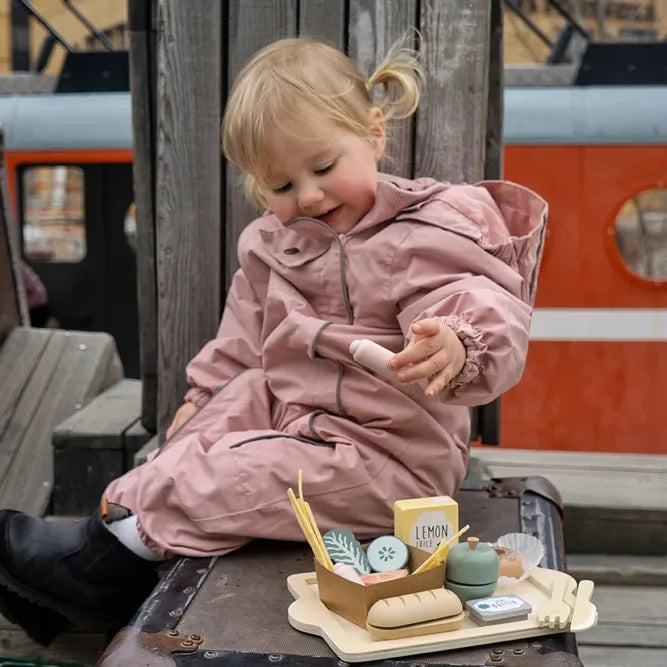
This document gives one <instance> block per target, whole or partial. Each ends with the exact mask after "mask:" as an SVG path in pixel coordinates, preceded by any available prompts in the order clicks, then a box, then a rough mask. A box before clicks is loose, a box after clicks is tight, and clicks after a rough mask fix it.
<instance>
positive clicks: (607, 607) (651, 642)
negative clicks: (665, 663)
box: [578, 586, 667, 648]
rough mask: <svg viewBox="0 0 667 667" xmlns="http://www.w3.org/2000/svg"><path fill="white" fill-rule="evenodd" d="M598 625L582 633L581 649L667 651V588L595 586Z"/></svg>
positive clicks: (594, 597)
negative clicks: (583, 647) (634, 647)
mask: <svg viewBox="0 0 667 667" xmlns="http://www.w3.org/2000/svg"><path fill="white" fill-rule="evenodd" d="M592 600H593V603H594V604H595V605H596V607H597V609H598V624H597V626H596V627H595V628H591V629H590V630H587V631H586V632H583V633H581V635H579V637H578V643H579V644H581V645H587V644H588V645H591V644H592V645H598V646H599V645H604V646H636V647H646V648H667V588H661V587H658V588H654V587H648V586H596V587H595V590H594V591H593V598H592Z"/></svg>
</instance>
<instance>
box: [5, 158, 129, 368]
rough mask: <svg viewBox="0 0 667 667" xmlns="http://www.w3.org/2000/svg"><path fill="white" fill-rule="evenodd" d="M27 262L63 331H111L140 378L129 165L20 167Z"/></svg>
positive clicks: (23, 236)
mask: <svg viewBox="0 0 667 667" xmlns="http://www.w3.org/2000/svg"><path fill="white" fill-rule="evenodd" d="M17 177H18V178H17V186H18V201H19V216H20V217H19V219H20V221H21V231H22V251H23V257H24V259H25V260H26V262H28V264H30V266H31V267H32V268H33V269H34V270H35V272H36V273H37V274H38V275H39V277H40V278H41V279H42V281H43V282H44V285H45V286H46V289H47V292H48V298H49V307H50V310H51V315H52V317H53V318H54V320H55V321H56V322H57V325H58V326H59V327H61V328H64V329H76V330H82V331H106V332H108V333H109V334H111V335H112V336H113V337H114V339H115V341H116V345H117V347H118V351H119V354H120V357H121V359H122V362H123V367H124V370H125V376H126V377H139V337H138V316H137V290H136V260H135V256H134V251H133V249H132V247H131V244H130V240H129V239H128V238H127V236H126V234H125V229H124V226H125V218H126V216H127V214H128V211H129V210H130V206H131V204H132V165H131V164H130V163H106V164H104V163H77V164H71V163H70V164H67V163H64V162H58V163H47V162H40V163H38V164H37V163H36V164H23V165H20V166H19V168H18V173H17Z"/></svg>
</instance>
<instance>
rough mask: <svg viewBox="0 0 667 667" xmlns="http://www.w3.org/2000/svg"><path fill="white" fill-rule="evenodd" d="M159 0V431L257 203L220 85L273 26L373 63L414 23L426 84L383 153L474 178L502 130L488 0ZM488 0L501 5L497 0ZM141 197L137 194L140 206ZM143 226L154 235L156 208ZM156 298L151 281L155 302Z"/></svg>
mask: <svg viewBox="0 0 667 667" xmlns="http://www.w3.org/2000/svg"><path fill="white" fill-rule="evenodd" d="M132 1H133V2H134V1H135V0H132ZM136 1H137V2H138V1H139V0H136ZM153 2H157V9H158V58H157V60H158V62H157V69H158V73H157V81H158V91H157V100H156V105H157V106H156V111H157V118H156V127H157V133H156V155H155V158H154V164H155V191H156V195H155V205H154V214H155V250H154V253H155V255H154V256H155V258H156V259H155V262H156V284H157V289H156V293H155V300H156V304H157V316H156V319H155V321H156V325H157V333H156V335H155V336H154V340H157V355H156V360H157V361H156V366H157V377H158V397H157V424H158V427H159V429H160V431H161V432H164V429H165V428H166V426H167V424H168V423H169V420H170V419H171V417H172V415H173V411H174V410H175V408H176V407H177V406H178V404H179V403H180V400H181V397H182V394H183V391H184V389H185V384H184V372H183V370H184V367H185V364H186V362H187V361H188V359H190V358H191V357H192V355H193V354H195V353H196V352H197V350H198V349H199V348H200V347H201V345H202V344H203V343H204V342H205V341H206V340H208V339H209V338H210V337H211V336H212V335H213V334H214V332H215V329H216V326H217V323H218V319H219V315H220V312H221V306H222V302H223V300H224V288H225V286H226V285H228V284H229V280H230V278H231V275H232V274H233V272H234V271H235V269H236V267H237V260H236V242H237V239H238V236H239V234H240V232H241V230H242V229H243V228H244V227H245V226H246V225H247V224H248V223H249V222H250V221H251V220H252V219H253V217H255V215H256V214H257V212H256V211H255V210H254V209H253V208H252V207H251V206H250V205H249V204H248V203H247V202H246V201H245V200H244V199H243V194H242V190H241V187H240V183H239V179H238V173H237V172H236V170H235V169H232V168H227V169H226V168H225V165H224V164H223V162H222V160H221V156H220V152H219V146H220V138H219V137H220V134H219V132H220V128H219V126H220V120H221V115H222V110H223V107H224V100H225V97H226V94H227V90H228V87H229V85H230V83H231V81H232V80H233V78H234V77H235V75H236V74H237V72H238V71H239V69H240V68H241V67H242V65H243V64H244V63H245V62H246V61H247V60H248V58H249V57H250V56H251V55H252V54H253V53H254V52H255V51H257V50H258V49H259V48H261V47H262V46H264V45H265V44H268V43H270V42H272V41H274V40H275V39H278V38H281V37H287V36H291V35H297V34H307V35H313V36H316V37H320V38H324V39H326V40H328V41H329V42H331V43H333V44H334V45H337V46H341V47H346V48H347V52H348V53H349V54H350V56H351V57H352V58H353V59H354V60H355V61H357V62H358V63H359V64H360V66H361V68H362V70H364V71H366V73H368V74H370V71H371V70H372V69H373V67H374V66H375V65H376V64H377V62H379V59H380V58H381V57H382V56H384V55H385V53H386V52H387V49H388V47H389V46H390V45H391V44H392V43H393V42H394V41H395V40H396V39H398V38H399V37H401V35H404V34H405V33H406V32H408V31H409V30H410V29H414V28H417V29H418V30H419V33H420V35H421V38H419V39H420V44H419V47H420V50H421V51H422V53H423V56H424V65H425V68H426V72H427V85H426V90H425V94H424V97H423V101H422V104H421V106H420V110H419V111H418V113H417V116H416V118H415V119H414V121H413V123H412V124H411V123H405V124H404V125H405V126H404V127H403V128H402V129H401V130H400V131H399V132H397V133H396V134H395V135H394V145H393V150H392V160H391V161H390V162H387V161H385V162H383V164H382V167H383V168H384V169H385V170H391V171H394V172H395V173H399V174H402V175H405V176H418V175H429V176H433V177H435V178H439V179H442V180H449V181H476V180H480V179H481V178H482V177H483V176H484V174H485V171H486V172H487V175H490V174H489V169H490V167H488V166H487V169H485V152H486V147H487V144H488V145H489V146H494V148H495V154H496V157H495V163H496V165H497V164H499V158H498V147H499V136H500V135H499V128H498V127H496V128H495V130H494V132H493V133H490V134H489V138H488V139H487V115H493V116H494V117H495V116H496V115H497V109H498V108H499V107H498V105H497V104H496V103H494V102H492V103H491V107H490V108H491V110H492V111H489V97H488V96H489V54H490V47H489V41H490V40H489V36H490V34H491V30H492V24H491V13H492V12H491V6H492V3H490V2H489V1H488V0H466V1H465V2H451V0H421V2H419V3H418V2H417V1H416V0H404V1H399V0H394V1H389V0H387V1H379V0H378V1H374V0H347V1H345V0H328V1H326V2H325V0H244V2H229V3H228V2H224V1H222V0H201V2H198V3H196V4H194V5H193V4H190V3H182V2H179V1H178V0H153ZM493 4H494V6H495V9H494V11H497V14H498V16H499V1H498V0H494V3H493ZM413 34H414V33H413ZM497 34H499V33H497ZM132 35H133V38H134V35H135V33H134V32H133V33H132ZM414 38H415V39H417V36H416V34H414ZM133 48H134V47H133ZM132 62H133V64H134V63H135V62H136V59H134V60H133V61H132ZM144 68H146V65H144ZM493 71H494V70H493V69H492V70H491V72H492V74H493ZM132 81H133V85H136V87H137V89H136V90H135V91H134V92H135V93H136V92H137V91H138V92H139V93H141V86H142V85H143V86H144V87H145V84H142V82H141V79H140V78H137V77H134V76H133V79H132ZM491 89H492V90H493V91H494V95H496V96H497V95H498V94H499V92H500V87H499V86H498V85H497V84H496V85H495V86H493V85H492V88H491ZM134 104H135V131H136V128H137V120H136V118H137V116H139V117H140V114H141V113H144V114H145V113H146V111H145V109H144V111H141V109H139V110H138V111H137V104H138V102H137V101H135V102H134ZM149 151H150V143H149V141H147V139H146V137H145V136H144V137H143V139H142V138H141V137H138V139H137V142H136V153H137V154H136V156H135V168H136V165H137V157H138V158H139V162H140V163H141V161H142V160H143V161H144V162H145V163H146V165H145V166H144V168H143V172H138V173H143V174H144V178H146V179H148V178H149V177H150V173H151V172H150V171H149V169H148V167H147V165H148V164H150V163H151V158H150V156H148V157H146V154H147V153H148V152H149ZM142 153H143V157H142V155H141V154H142ZM489 164H490V162H489ZM140 169H141V168H140ZM496 171H497V168H496ZM136 181H137V175H136V174H135V183H136ZM146 182H150V181H149V180H144V181H143V182H142V184H143V185H145V184H146ZM139 189H140V188H138V187H137V195H138V199H137V215H138V218H141V217H142V212H141V210H140V205H139ZM149 199H150V198H148V197H147V196H145V195H144V209H143V210H144V212H145V213H144V218H145V219H146V220H149V218H150V213H149V212H148V209H149V204H150V201H149ZM223 212H224V215H223ZM223 218H224V224H223V223H222V220H223ZM138 225H139V227H140V228H141V220H139V219H138ZM146 229H147V230H148V232H145V234H146V236H147V240H146V244H145V247H149V246H150V240H151V239H150V229H151V226H150V222H148V224H147V226H146ZM139 233H140V234H141V233H142V232H141V231H140V232H139ZM147 266H148V265H147ZM147 273H148V274H149V275H150V266H148V269H147ZM140 280H141V277H140ZM148 291H150V290H148ZM150 299H151V296H150V294H147V295H145V298H144V300H145V303H147V304H148V305H147V306H146V307H147V308H148V310H149V311H150V310H151V305H150ZM143 310H144V308H143V307H142V311H143ZM143 317H144V314H143V312H142V319H143ZM142 326H143V325H142ZM142 331H143V329H142ZM147 335H150V334H147ZM142 341H143V334H142ZM145 349H147V350H150V345H149V344H146V347H145ZM149 370H150V369H149V368H147V372H148V371H149Z"/></svg>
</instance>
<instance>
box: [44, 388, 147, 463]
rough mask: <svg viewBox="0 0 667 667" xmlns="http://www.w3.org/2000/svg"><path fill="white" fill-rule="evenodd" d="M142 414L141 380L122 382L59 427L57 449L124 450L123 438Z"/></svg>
mask: <svg viewBox="0 0 667 667" xmlns="http://www.w3.org/2000/svg"><path fill="white" fill-rule="evenodd" d="M140 414H141V381H140V380H121V381H120V382H118V383H116V384H115V385H114V386H113V387H111V388H110V389H107V390H106V391H104V392H102V393H101V394H100V395H99V396H97V397H96V398H94V399H93V400H92V401H91V402H90V403H88V405H86V406H85V407H83V408H82V409H80V410H78V411H77V412H75V413H74V414H72V415H71V416H69V417H67V419H65V420H64V421H62V422H61V423H60V424H58V425H57V426H56V428H55V430H54V432H53V446H54V447H55V449H77V450H81V449H118V450H124V449H125V441H124V435H125V432H126V431H127V429H129V428H130V427H131V426H132V425H134V424H135V423H136V421H137V419H138V418H139V416H140Z"/></svg>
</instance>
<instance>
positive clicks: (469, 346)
mask: <svg viewBox="0 0 667 667" xmlns="http://www.w3.org/2000/svg"><path fill="white" fill-rule="evenodd" d="M440 321H441V322H442V323H443V324H446V325H447V326H448V327H449V328H450V329H451V330H452V331H453V332H454V333H455V334H456V335H457V337H458V339H459V340H460V341H461V342H462V343H463V346H464V347H465V349H466V360H465V363H464V364H463V368H462V369H461V372H460V373H459V374H458V375H457V376H456V377H455V378H453V379H452V380H450V381H449V383H448V384H447V387H448V388H449V389H458V388H459V387H463V386H464V385H466V384H468V383H469V382H471V381H472V380H474V379H475V378H476V377H477V376H478V375H480V374H481V373H482V372H483V371H484V366H483V365H482V356H483V355H484V354H485V352H486V350H487V346H486V343H484V342H483V341H482V332H481V331H480V330H479V329H476V328H475V327H473V326H472V324H470V323H469V322H466V321H465V320H464V319H462V318H461V317H457V316H456V315H447V316H443V317H441V318H440Z"/></svg>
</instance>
